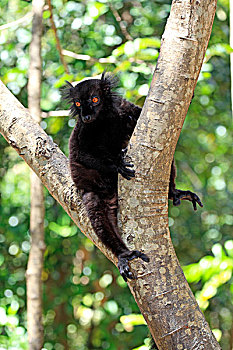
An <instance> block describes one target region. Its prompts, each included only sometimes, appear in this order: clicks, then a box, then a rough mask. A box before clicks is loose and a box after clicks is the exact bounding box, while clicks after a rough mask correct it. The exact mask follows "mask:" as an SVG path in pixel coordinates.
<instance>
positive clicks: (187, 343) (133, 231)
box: [120, 0, 220, 350]
mask: <svg viewBox="0 0 233 350" xmlns="http://www.w3.org/2000/svg"><path fill="white" fill-rule="evenodd" d="M215 8H216V1H213V0H208V1H207V0H203V1H190V0H186V1H173V4H172V9H171V14H170V17H169V19H168V21H167V25H166V28H165V32H164V34H163V37H162V43H161V50H160V56H159V60H158V63H157V67H156V70H155V73H154V77H153V81H152V85H151V88H150V91H149V95H148V97H147V100H146V103H145V105H144V108H143V112H142V115H141V117H140V120H139V122H138V125H137V130H136V133H135V134H134V137H133V139H132V147H131V150H130V155H131V157H132V158H133V161H134V163H135V165H136V169H137V171H136V178H135V181H131V182H130V183H129V182H127V181H124V180H122V182H124V184H123V185H122V186H121V188H124V190H123V191H122V194H123V198H122V201H121V206H120V207H121V217H122V218H123V220H122V221H123V225H122V229H123V232H124V237H125V240H126V241H127V242H128V245H129V243H130V246H131V248H132V249H135V247H136V249H139V246H140V247H143V248H144V249H143V250H144V251H145V253H146V254H147V255H148V252H149V256H150V258H151V260H150V263H149V264H145V263H144V264H142V263H141V262H140V261H135V262H133V263H132V264H131V266H132V268H133V270H134V269H135V271H137V274H138V276H139V278H138V279H137V280H135V281H133V282H130V289H131V291H132V293H133V295H134V297H135V300H136V301H137V303H138V306H139V307H140V309H141V310H143V311H142V312H143V315H144V316H145V319H146V321H147V322H148V325H149V328H150V330H151V332H152V335H153V336H154V338H155V339H156V343H157V345H158V347H159V349H163V350H167V349H169V350H170V349H189V350H190V349H195V350H197V349H206V350H207V349H208V350H210V349H215V350H216V349H219V348H220V347H219V345H218V343H217V341H216V340H215V338H214V337H213V335H212V332H211V330H210V329H209V326H208V324H207V323H206V321H205V319H204V317H203V314H202V312H201V310H200V309H199V307H198V304H197V303H196V300H195V298H194V296H193V294H192V292H191V290H190V288H189V286H188V283H187V281H186V279H185V277H184V274H183V272H182V269H181V267H180V265H179V262H178V260H177V257H176V254H175V251H174V248H173V245H172V242H171V238H170V233H169V228H168V203H167V202H168V200H167V198H168V196H167V193H168V186H169V177H170V166H171V161H172V159H173V154H174V150H175V147H176V143H177V140H178V137H179V134H180V131H181V128H182V125H183V122H184V118H185V116H186V113H187V110H188V107H189V104H190V102H191V99H192V96H193V91H194V88H195V85H196V82H197V79H198V76H199V72H200V69H201V66H202V62H203V59H204V55H205V51H206V48H207V44H208V41H209V37H210V33H211V28H212V23H213V19H214V13H215ZM181 205H184V204H181ZM132 207H133V211H132V212H131V210H132ZM194 215H195V213H194ZM135 218H138V219H135Z"/></svg>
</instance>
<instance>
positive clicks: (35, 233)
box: [26, 0, 45, 350]
mask: <svg viewBox="0 0 233 350" xmlns="http://www.w3.org/2000/svg"><path fill="white" fill-rule="evenodd" d="M43 7H44V0H34V1H33V2H32V11H33V20H32V41H31V43H30V47H29V56H30V66H29V71H28V109H29V112H30V114H31V116H32V118H33V119H34V120H35V121H36V122H37V123H39V122H40V120H41V109H40V97H41V68H42V60H41V37H42V28H43V26H42V15H43ZM30 179H31V213H30V235H31V249H30V253H29V259H28V266H27V271H26V277H27V331H28V342H29V349H30V350H39V349H41V348H42V347H43V342H44V334H43V324H42V310H43V307H42V280H41V273H42V269H43V262H44V249H45V243H44V195H43V185H42V183H41V181H40V179H39V178H38V177H37V175H36V174H35V173H34V172H33V171H31V174H30Z"/></svg>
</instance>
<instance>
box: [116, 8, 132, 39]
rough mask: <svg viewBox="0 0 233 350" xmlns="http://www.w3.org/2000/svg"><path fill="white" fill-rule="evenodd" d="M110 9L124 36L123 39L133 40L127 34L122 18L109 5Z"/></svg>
mask: <svg viewBox="0 0 233 350" xmlns="http://www.w3.org/2000/svg"><path fill="white" fill-rule="evenodd" d="M110 9H111V11H112V13H113V16H114V17H115V19H116V21H117V22H118V23H119V26H120V29H121V31H122V34H123V35H124V36H125V38H126V39H127V40H133V38H132V36H131V35H130V34H129V33H128V31H127V29H126V26H125V24H124V22H123V21H122V18H121V16H120V14H119V12H118V11H117V10H116V9H115V8H114V7H113V6H112V5H111V4H110Z"/></svg>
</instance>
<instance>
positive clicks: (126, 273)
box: [117, 250, 150, 282]
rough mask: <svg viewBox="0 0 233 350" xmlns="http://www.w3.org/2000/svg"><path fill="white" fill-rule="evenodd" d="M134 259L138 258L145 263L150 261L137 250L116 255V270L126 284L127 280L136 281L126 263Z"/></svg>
mask: <svg viewBox="0 0 233 350" xmlns="http://www.w3.org/2000/svg"><path fill="white" fill-rule="evenodd" d="M135 258H140V259H142V260H143V261H145V262H149V261H150V259H149V258H148V256H147V255H146V254H144V253H142V252H140V251H139V250H130V251H127V252H125V253H122V254H119V255H118V264H117V266H118V269H119V271H120V274H121V276H122V277H123V278H124V280H125V282H127V279H131V280H132V279H136V277H135V276H134V274H133V273H132V272H131V271H130V270H129V265H128V262H129V261H130V260H133V259H135Z"/></svg>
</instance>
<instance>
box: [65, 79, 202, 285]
mask: <svg viewBox="0 0 233 350" xmlns="http://www.w3.org/2000/svg"><path fill="white" fill-rule="evenodd" d="M115 86H116V79H115V78H114V77H113V76H111V75H110V74H106V73H103V74H102V76H101V79H90V80H85V81H82V82H80V83H78V84H77V85H75V86H73V85H72V84H70V83H69V82H67V86H66V88H65V89H64V91H63V97H64V98H65V99H66V100H68V102H70V103H72V105H71V115H72V116H73V117H74V116H78V121H77V124H76V126H75V128H74V130H73V132H72V134H71V137H70V142H69V149H70V169H71V175H72V178H73V181H74V183H75V185H76V188H77V189H78V190H80V191H81V194H82V198H83V203H84V205H85V207H86V210H87V213H88V216H89V218H90V220H91V223H92V226H93V228H94V230H95V232H96V234H97V236H98V237H99V238H100V240H101V241H102V242H103V243H104V244H105V245H106V246H107V247H108V248H109V249H110V250H111V251H112V252H113V253H114V254H115V255H116V256H117V258H118V268H119V270H120V273H121V275H122V276H123V278H124V279H125V280H127V279H128V278H130V279H132V278H134V276H133V274H132V272H131V271H130V270H129V266H128V262H129V261H130V260H132V259H134V258H141V259H142V260H143V261H146V262H148V261H149V258H148V257H147V256H146V255H145V254H144V253H142V252H139V251H137V250H134V251H130V250H129V249H128V248H127V247H126V245H125V243H124V242H123V241H122V239H121V236H120V234H119V231H118V227H117V208H118V195H117V182H118V173H120V174H121V175H122V176H123V177H125V178H126V179H128V180H129V179H131V178H132V177H134V170H132V169H131V168H132V165H131V164H129V163H126V162H125V160H124V153H125V152H124V149H125V148H126V147H127V145H128V142H129V139H130V137H131V135H132V133H133V130H134V128H135V125H136V123H137V120H138V117H139V115H140V113H141V108H140V107H138V106H136V105H134V104H133V103H130V102H128V101H126V100H125V99H123V98H121V97H120V96H118V95H117V94H116V93H114V91H113V88H114V87H115ZM93 98H94V101H95V102H93V101H92V100H93ZM96 99H98V101H97V102H96ZM76 103H78V104H80V106H77V105H76ZM174 180H175V166H174V162H173V163H172V170H171V179H170V187H169V198H170V199H173V203H174V205H178V204H180V199H187V200H190V201H192V202H193V206H194V209H196V202H197V203H198V204H199V205H201V206H202V204H201V202H200V199H199V198H198V197H197V196H196V195H195V194H194V193H192V192H190V191H180V190H177V189H176V188H175V181H174ZM181 192H182V193H181Z"/></svg>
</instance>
